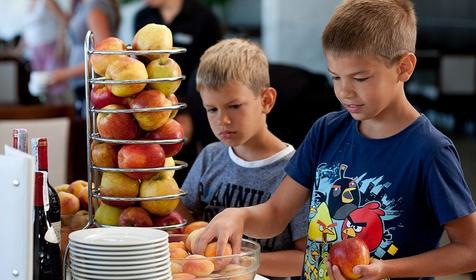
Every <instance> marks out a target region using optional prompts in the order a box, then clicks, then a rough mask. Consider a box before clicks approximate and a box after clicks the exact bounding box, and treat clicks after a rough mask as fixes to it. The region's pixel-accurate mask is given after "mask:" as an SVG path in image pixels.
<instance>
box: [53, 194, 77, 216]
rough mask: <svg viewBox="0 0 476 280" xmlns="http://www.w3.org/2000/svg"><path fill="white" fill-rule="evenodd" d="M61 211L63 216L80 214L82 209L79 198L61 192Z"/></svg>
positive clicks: (59, 195)
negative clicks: (79, 211) (80, 208)
mask: <svg viewBox="0 0 476 280" xmlns="http://www.w3.org/2000/svg"><path fill="white" fill-rule="evenodd" d="M58 197H59V200H60V211H61V214H62V215H73V214H74V213H76V212H78V210H79V207H80V202H79V198H77V197H76V196H75V195H74V194H71V193H67V192H59V193H58Z"/></svg>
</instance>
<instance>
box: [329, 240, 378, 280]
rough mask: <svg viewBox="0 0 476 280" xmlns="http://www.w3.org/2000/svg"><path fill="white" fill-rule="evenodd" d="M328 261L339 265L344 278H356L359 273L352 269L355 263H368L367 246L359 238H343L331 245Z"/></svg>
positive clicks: (358, 276)
mask: <svg viewBox="0 0 476 280" xmlns="http://www.w3.org/2000/svg"><path fill="white" fill-rule="evenodd" d="M329 261H330V262H331V264H333V265H337V266H338V267H339V269H340V272H341V273H342V275H343V276H344V277H345V278H347V279H358V278H360V276H361V275H357V274H354V273H353V272H352V269H353V268H354V266H356V265H367V264H369V263H370V253H369V248H368V247H367V245H366V244H365V242H364V241H363V240H360V239H359V238H348V239H344V240H342V241H339V242H337V243H334V245H332V247H331V249H330V250H329Z"/></svg>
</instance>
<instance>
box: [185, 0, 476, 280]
mask: <svg viewBox="0 0 476 280" xmlns="http://www.w3.org/2000/svg"><path fill="white" fill-rule="evenodd" d="M322 41H323V48H324V53H325V55H326V58H327V62H328V69H329V72H330V73H331V75H332V77H333V81H334V91H335V95H336V97H337V98H338V99H339V101H340V102H341V104H342V106H343V108H344V110H343V111H340V112H334V113H330V114H328V115H326V116H324V117H322V118H320V119H319V120H318V121H317V122H316V123H315V124H314V125H313V127H312V128H311V130H310V131H309V133H308V135H307V136H306V138H305V140H304V142H303V143H302V145H301V146H300V147H299V149H298V150H297V151H296V154H295V155H294V156H293V158H292V159H291V160H290V162H289V164H288V165H287V167H286V173H287V177H286V178H285V179H284V180H283V182H282V183H281V184H280V186H279V187H278V189H277V191H276V192H275V193H274V194H273V196H272V197H271V198H270V199H269V200H268V201H267V202H266V203H263V204H261V205H257V206H253V207H246V208H241V209H236V208H229V209H226V210H225V211H223V212H222V213H220V214H219V215H217V216H216V217H215V219H214V220H212V221H211V223H210V224H209V226H208V227H207V229H206V230H205V231H204V233H203V234H202V235H201V236H200V239H199V240H198V242H197V244H196V246H195V247H194V248H195V250H196V252H197V253H199V252H201V251H202V250H203V247H204V245H205V244H206V243H207V242H208V241H209V240H211V239H213V238H215V237H217V238H218V242H219V244H218V245H219V246H218V249H217V250H218V251H219V252H222V248H223V245H224V243H225V242H227V241H230V242H231V243H232V246H234V247H237V248H239V245H240V244H239V242H238V241H239V240H240V237H241V235H242V234H243V233H244V234H246V235H248V236H252V237H261V236H273V235H275V234H277V233H279V232H280V231H281V230H282V228H283V227H284V226H285V225H286V224H287V223H288V221H289V220H290V218H291V217H292V215H293V214H294V213H295V212H296V211H297V210H298V209H299V207H300V206H301V205H303V204H304V203H305V202H306V201H307V200H308V199H309V197H310V211H309V230H308V239H307V246H306V253H305V260H304V269H303V276H304V278H305V279H343V276H342V274H341V273H340V271H339V269H338V267H337V266H335V265H332V264H330V263H329V262H328V260H327V256H328V252H329V248H330V247H331V246H332V244H333V243H335V242H338V241H339V240H342V239H347V238H354V237H355V238H360V239H362V240H364V241H365V242H366V244H367V246H368V247H369V250H370V252H371V255H372V257H373V258H372V261H371V263H370V264H369V265H357V266H355V267H354V268H353V271H354V273H356V274H359V275H362V279H382V278H385V277H391V278H393V277H395V278H420V277H432V276H439V275H449V274H456V273H463V272H469V271H472V270H475V269H476V242H475V241H474V236H476V212H475V210H476V207H475V205H474V202H473V200H472V198H471V194H470V191H469V189H468V186H467V184H466V182H465V180H464V176H463V172H462V170H461V166H460V162H459V157H458V154H457V152H456V149H455V147H454V145H453V143H452V142H451V140H450V139H448V138H447V137H446V136H444V135H443V134H442V133H441V132H439V131H438V130H437V129H436V128H434V127H433V126H432V125H431V123H430V121H429V120H428V119H427V118H426V117H425V116H424V115H422V114H420V113H419V112H418V111H417V110H416V109H415V108H414V107H413V106H412V105H411V104H410V102H409V101H408V100H407V99H406V97H405V91H404V83H405V82H406V81H408V80H409V79H410V77H411V75H412V73H413V70H414V69H415V64H416V57H415V54H414V52H415V42H416V17H415V13H414V9H413V5H412V3H411V1H410V0H347V1H343V3H342V4H341V5H340V6H339V7H338V8H337V9H336V11H335V13H334V15H333V16H332V18H331V19H330V22H329V23H328V25H327V27H326V29H325V31H324V33H323V35H322ZM443 231H446V233H447V234H448V236H449V240H450V243H449V244H448V245H445V246H443V247H441V248H439V247H438V242H439V240H440V237H441V235H442V233H443ZM329 268H331V269H329Z"/></svg>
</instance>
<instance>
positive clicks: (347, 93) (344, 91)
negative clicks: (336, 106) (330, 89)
mask: <svg viewBox="0 0 476 280" xmlns="http://www.w3.org/2000/svg"><path fill="white" fill-rule="evenodd" d="M354 93H355V92H354V89H353V88H352V87H351V86H350V85H349V84H348V83H342V84H341V86H340V87H339V88H338V89H337V94H338V96H339V97H341V98H346V97H351V96H352V95H354Z"/></svg>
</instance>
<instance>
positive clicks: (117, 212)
mask: <svg viewBox="0 0 476 280" xmlns="http://www.w3.org/2000/svg"><path fill="white" fill-rule="evenodd" d="M121 213H122V209H121V208H119V207H114V206H111V205H107V204H106V203H101V205H99V208H98V209H97V210H96V213H95V214H94V220H95V221H96V222H98V223H100V224H102V225H110V226H117V225H119V216H121Z"/></svg>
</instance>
